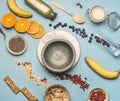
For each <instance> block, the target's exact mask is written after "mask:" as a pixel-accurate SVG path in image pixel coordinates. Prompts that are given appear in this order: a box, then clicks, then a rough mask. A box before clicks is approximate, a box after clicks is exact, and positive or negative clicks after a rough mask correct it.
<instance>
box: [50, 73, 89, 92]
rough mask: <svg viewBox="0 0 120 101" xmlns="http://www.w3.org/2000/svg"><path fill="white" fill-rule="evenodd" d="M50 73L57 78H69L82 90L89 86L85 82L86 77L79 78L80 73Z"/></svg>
mask: <svg viewBox="0 0 120 101" xmlns="http://www.w3.org/2000/svg"><path fill="white" fill-rule="evenodd" d="M51 73H52V72H51ZM52 74H53V75H54V76H55V77H56V78H57V80H69V81H71V82H72V83H74V84H76V85H79V86H80V88H81V89H82V90H83V91H85V90H86V89H88V88H89V84H88V83H87V82H86V80H87V78H84V79H85V80H83V79H82V78H81V75H77V74H73V75H72V74H64V75H57V74H54V73H52Z"/></svg>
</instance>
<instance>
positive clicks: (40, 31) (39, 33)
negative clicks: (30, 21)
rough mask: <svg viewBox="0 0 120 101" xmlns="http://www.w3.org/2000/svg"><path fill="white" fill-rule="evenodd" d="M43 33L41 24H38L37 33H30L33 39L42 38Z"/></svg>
mask: <svg viewBox="0 0 120 101" xmlns="http://www.w3.org/2000/svg"><path fill="white" fill-rule="evenodd" d="M44 33H45V29H44V27H43V26H42V25H41V24H39V31H38V32H37V33H35V34H33V35H31V37H32V38H35V39H37V38H42V37H43V36H44Z"/></svg>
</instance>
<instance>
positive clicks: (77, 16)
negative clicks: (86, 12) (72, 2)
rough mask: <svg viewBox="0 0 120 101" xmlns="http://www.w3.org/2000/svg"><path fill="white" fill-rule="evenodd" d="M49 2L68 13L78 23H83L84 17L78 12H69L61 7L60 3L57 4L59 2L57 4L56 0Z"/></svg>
mask: <svg viewBox="0 0 120 101" xmlns="http://www.w3.org/2000/svg"><path fill="white" fill-rule="evenodd" d="M51 4H52V5H53V6H55V7H57V8H59V9H61V10H63V11H64V12H66V13H67V14H69V15H70V16H71V17H72V19H73V21H74V22H76V23H79V24H82V23H84V18H83V17H82V16H80V15H78V14H72V13H70V12H69V11H68V10H66V9H65V8H63V7H62V6H61V5H59V4H58V3H57V2H55V1H52V2H51Z"/></svg>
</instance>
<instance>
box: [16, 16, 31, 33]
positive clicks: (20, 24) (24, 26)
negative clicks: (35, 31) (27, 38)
mask: <svg viewBox="0 0 120 101" xmlns="http://www.w3.org/2000/svg"><path fill="white" fill-rule="evenodd" d="M29 27H30V22H29V21H28V20H27V19H25V18H19V19H18V20H17V21H16V23H15V29H16V31H18V32H26V31H27V30H28V29H29Z"/></svg>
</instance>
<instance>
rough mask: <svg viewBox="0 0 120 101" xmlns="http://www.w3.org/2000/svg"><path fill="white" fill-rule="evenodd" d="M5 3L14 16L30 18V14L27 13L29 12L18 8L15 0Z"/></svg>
mask: <svg viewBox="0 0 120 101" xmlns="http://www.w3.org/2000/svg"><path fill="white" fill-rule="evenodd" d="M7 3H8V7H9V8H10V10H11V11H12V12H13V13H15V14H16V15H18V16H20V17H26V18H28V17H31V16H32V14H31V13H30V12H29V11H26V10H24V9H22V8H20V7H19V6H18V5H17V4H16V2H15V0H7Z"/></svg>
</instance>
